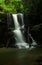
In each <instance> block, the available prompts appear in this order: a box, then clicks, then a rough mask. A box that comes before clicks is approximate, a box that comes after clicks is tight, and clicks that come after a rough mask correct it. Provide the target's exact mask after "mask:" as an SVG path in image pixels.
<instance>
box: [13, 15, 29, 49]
mask: <svg viewBox="0 0 42 65" xmlns="http://www.w3.org/2000/svg"><path fill="white" fill-rule="evenodd" d="M17 15H18V14H12V16H13V21H14V26H15V30H13V32H14V34H15V39H16V46H17V47H18V48H20V49H21V48H29V44H28V43H26V42H25V40H24V36H23V34H22V31H21V28H24V24H23V18H22V17H23V14H20V17H21V19H22V21H21V22H22V24H23V25H22V26H20V24H19V21H18V18H17Z"/></svg>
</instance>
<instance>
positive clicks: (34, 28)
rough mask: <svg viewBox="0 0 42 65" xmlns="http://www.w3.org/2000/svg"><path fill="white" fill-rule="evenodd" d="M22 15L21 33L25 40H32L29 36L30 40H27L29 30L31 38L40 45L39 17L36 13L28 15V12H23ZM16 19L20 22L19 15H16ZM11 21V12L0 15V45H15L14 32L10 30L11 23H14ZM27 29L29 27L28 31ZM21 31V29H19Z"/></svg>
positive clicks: (41, 27)
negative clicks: (22, 26) (22, 25)
mask: <svg viewBox="0 0 42 65" xmlns="http://www.w3.org/2000/svg"><path fill="white" fill-rule="evenodd" d="M3 17H4V18H3ZM23 17H24V33H23V35H24V37H25V41H26V42H27V43H28V42H30V43H31V42H32V40H31V39H30V38H29V39H30V41H28V33H29V32H30V33H31V35H32V36H33V38H34V39H35V40H36V42H37V43H38V45H40V46H42V31H41V30H42V23H41V20H40V17H39V16H36V15H28V14H23ZM1 18H2V19H1ZM1 20H2V21H1ZM18 20H20V24H22V23H21V18H20V16H18ZM12 21H13V18H12V14H9V13H8V14H6V15H5V16H4V15H2V16H1V15H0V47H1V46H7V47H8V46H9V47H13V46H14V47H15V43H16V40H15V38H14V37H13V35H14V33H13V32H12V30H13V27H14V25H13V24H14V23H13V22H12ZM28 26H29V27H28ZM28 29H29V32H28ZM21 31H23V29H21ZM13 39H14V41H13Z"/></svg>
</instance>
